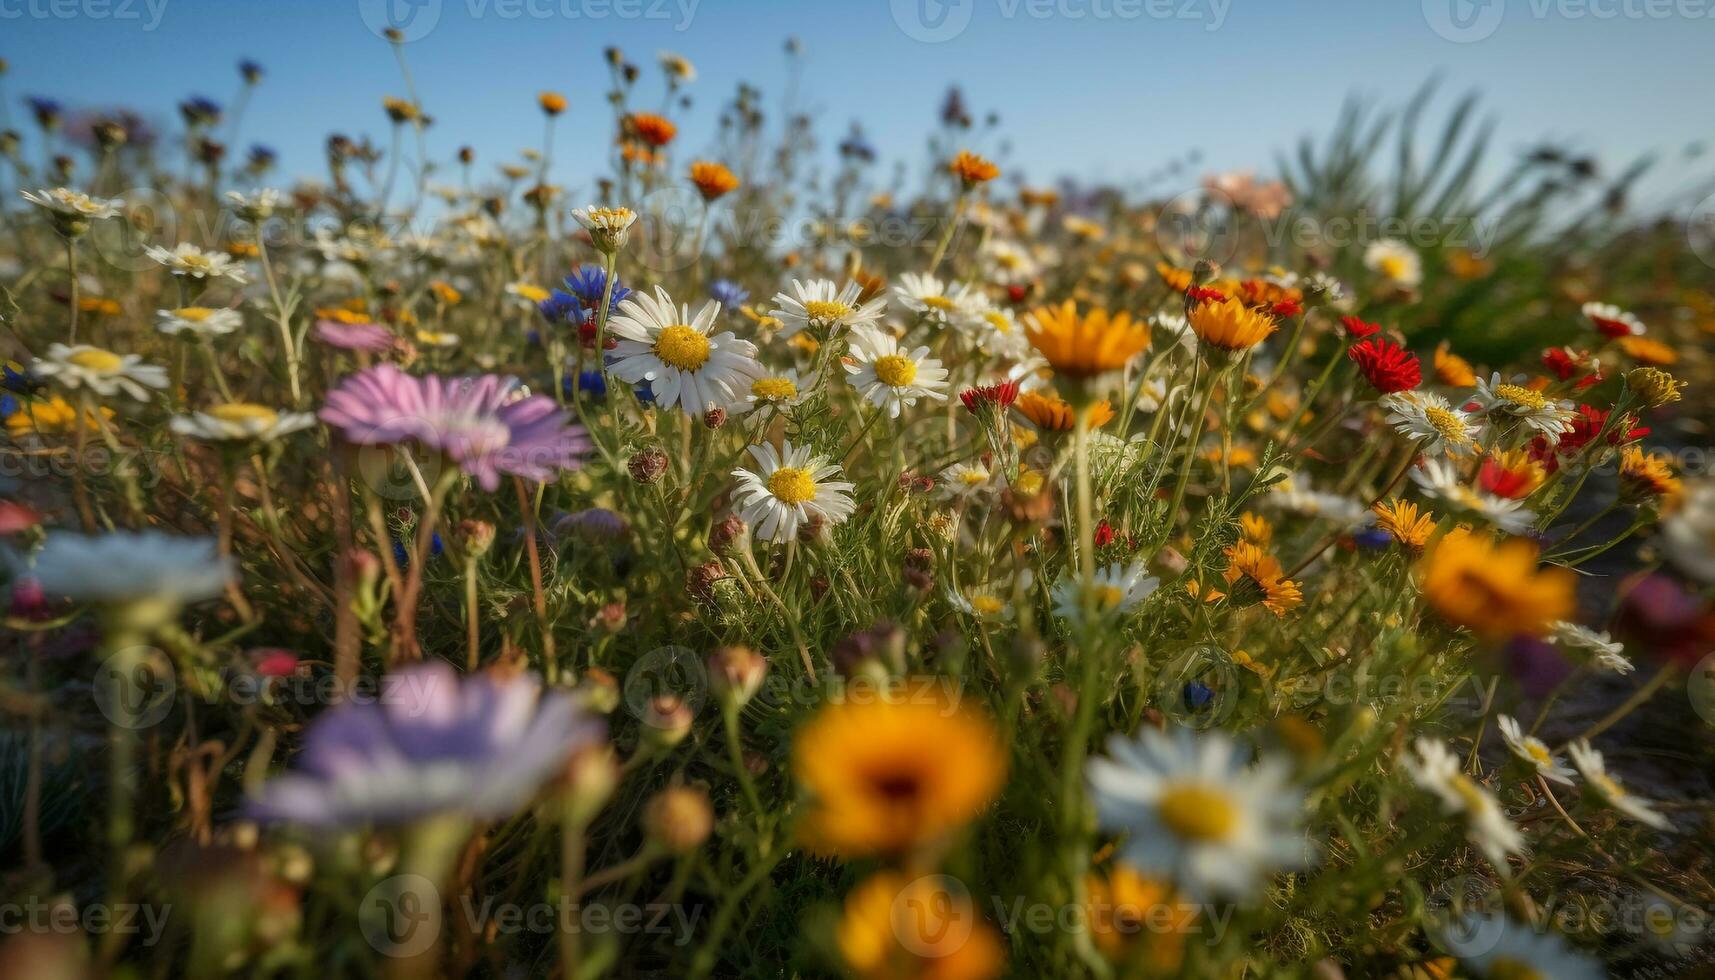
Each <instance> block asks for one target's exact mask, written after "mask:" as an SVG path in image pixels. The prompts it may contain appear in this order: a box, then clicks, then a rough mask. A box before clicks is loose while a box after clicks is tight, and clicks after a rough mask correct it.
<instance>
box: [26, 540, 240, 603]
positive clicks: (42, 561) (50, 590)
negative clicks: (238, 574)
mask: <svg viewBox="0 0 1715 980" xmlns="http://www.w3.org/2000/svg"><path fill="white" fill-rule="evenodd" d="M31 574H32V575H33V576H34V577H35V579H36V581H38V582H40V583H41V586H42V590H43V591H44V592H46V593H47V594H49V595H55V596H65V597H66V598H69V599H81V600H87V601H91V602H143V601H153V602H161V603H166V604H170V605H174V606H177V605H181V604H183V603H186V602H195V601H197V600H199V599H209V598H213V597H214V596H217V595H219V594H220V593H221V592H222V591H223V590H224V589H225V588H226V583H227V582H228V581H230V580H231V579H232V578H233V576H234V566H233V563H232V560H231V559H229V558H221V557H220V555H219V553H218V552H217V551H216V548H215V542H214V540H213V539H212V538H185V537H179V536H176V535H172V534H163V533H162V532H160V531H117V532H114V533H112V534H102V535H84V534H73V533H71V532H58V533H54V534H50V535H48V539H47V541H46V542H45V543H44V544H43V545H42V550H41V551H40V552H38V553H37V555H36V564H35V568H34V569H33V570H32V571H31Z"/></svg>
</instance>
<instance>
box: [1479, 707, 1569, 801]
mask: <svg viewBox="0 0 1715 980" xmlns="http://www.w3.org/2000/svg"><path fill="white" fill-rule="evenodd" d="M1497 720H1498V721H1499V723H1500V726H1501V741H1503V742H1505V743H1507V751H1509V752H1511V753H1512V754H1513V755H1514V756H1515V757H1516V758H1517V759H1518V760H1519V761H1520V762H1523V763H1524V764H1525V765H1527V766H1529V767H1530V768H1531V769H1532V770H1533V771H1535V772H1536V773H1537V774H1538V775H1540V776H1542V777H1543V778H1544V779H1552V780H1554V781H1555V782H1557V783H1565V784H1566V785H1567V786H1571V785H1572V770H1571V769H1569V768H1568V767H1567V766H1566V764H1565V763H1563V762H1561V761H1560V760H1559V759H1557V758H1555V757H1554V753H1553V752H1551V751H1549V749H1548V745H1547V744H1546V743H1544V742H1543V740H1542V739H1540V738H1537V737H1536V736H1534V735H1527V734H1525V732H1524V729H1522V728H1520V727H1519V723H1518V721H1517V720H1516V719H1514V718H1513V717H1511V716H1510V715H1501V716H1500V718H1499V719H1497Z"/></svg>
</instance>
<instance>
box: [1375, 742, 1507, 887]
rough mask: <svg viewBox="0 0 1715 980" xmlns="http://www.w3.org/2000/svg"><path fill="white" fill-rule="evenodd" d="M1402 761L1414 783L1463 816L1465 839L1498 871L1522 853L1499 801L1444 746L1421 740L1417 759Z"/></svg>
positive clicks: (1445, 806)
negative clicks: (1509, 860) (1468, 774)
mask: <svg viewBox="0 0 1715 980" xmlns="http://www.w3.org/2000/svg"><path fill="white" fill-rule="evenodd" d="M1401 761H1402V765H1403V766H1404V768H1405V770H1406V772H1407V773H1408V774H1410V776H1411V778H1412V781H1413V782H1415V783H1417V785H1418V786H1420V787H1422V788H1423V789H1426V790H1428V791H1429V792H1431V793H1433V794H1435V795H1436V796H1438V797H1440V799H1441V805H1442V808H1443V809H1444V810H1446V812H1448V813H1450V814H1453V813H1458V814H1463V815H1464V817H1465V832H1466V836H1468V837H1469V838H1470V839H1471V843H1473V844H1475V845H1477V848H1478V849H1479V850H1481V851H1482V852H1483V853H1484V854H1485V855H1487V856H1488V858H1489V862H1490V863H1491V864H1493V865H1494V866H1495V868H1496V869H1497V870H1500V871H1505V870H1506V869H1507V855H1509V854H1522V853H1523V852H1524V835H1523V834H1521V833H1519V830H1518V828H1517V827H1514V826H1513V825H1512V821H1510V820H1508V819H1507V817H1506V814H1505V813H1503V812H1502V811H1501V804H1500V801H1498V800H1496V799H1495V796H1494V794H1493V793H1491V792H1489V790H1488V789H1487V788H1485V787H1484V786H1483V785H1482V784H1480V783H1478V782H1477V781H1476V780H1474V779H1472V778H1471V777H1470V776H1467V775H1465V772H1464V770H1463V769H1462V768H1461V767H1460V765H1459V760H1458V759H1457V758H1455V757H1454V756H1453V753H1452V752H1450V751H1448V749H1447V746H1446V744H1445V743H1442V742H1439V741H1436V740H1435V739H1432V738H1420V739H1418V740H1417V755H1416V757H1415V758H1413V757H1411V756H1406V757H1405V758H1404V759H1402V760H1401Z"/></svg>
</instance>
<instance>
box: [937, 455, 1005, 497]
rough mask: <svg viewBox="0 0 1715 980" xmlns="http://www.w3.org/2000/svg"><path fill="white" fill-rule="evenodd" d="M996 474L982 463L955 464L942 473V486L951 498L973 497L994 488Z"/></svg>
mask: <svg viewBox="0 0 1715 980" xmlns="http://www.w3.org/2000/svg"><path fill="white" fill-rule="evenodd" d="M993 477H994V474H992V473H990V472H989V468H988V467H986V466H984V465H983V464H982V463H980V462H977V463H954V464H953V465H951V466H949V467H947V468H946V469H944V470H942V471H941V486H942V489H944V490H945V491H946V493H947V496H949V497H954V498H958V497H971V496H975V495H976V494H978V493H981V492H982V491H984V490H987V489H989V488H990V487H991V486H993Z"/></svg>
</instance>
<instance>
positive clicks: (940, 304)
mask: <svg viewBox="0 0 1715 980" xmlns="http://www.w3.org/2000/svg"><path fill="white" fill-rule="evenodd" d="M923 305H924V306H927V307H929V308H930V309H931V310H940V311H941V312H943V313H947V312H950V311H951V310H952V309H953V301H952V300H950V299H948V298H947V297H945V296H925V297H923Z"/></svg>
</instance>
